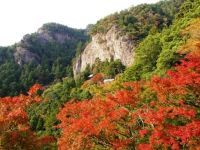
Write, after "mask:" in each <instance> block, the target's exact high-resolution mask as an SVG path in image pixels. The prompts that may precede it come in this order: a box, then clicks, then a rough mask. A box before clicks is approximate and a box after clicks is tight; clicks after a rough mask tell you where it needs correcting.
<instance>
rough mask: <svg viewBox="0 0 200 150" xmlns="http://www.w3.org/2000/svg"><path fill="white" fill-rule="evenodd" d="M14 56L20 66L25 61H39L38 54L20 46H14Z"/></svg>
mask: <svg viewBox="0 0 200 150" xmlns="http://www.w3.org/2000/svg"><path fill="white" fill-rule="evenodd" d="M14 58H15V62H17V64H18V65H20V66H21V65H23V64H26V63H39V56H37V55H36V54H34V53H32V52H30V51H29V50H27V49H25V48H22V47H17V48H16V50H15V53H14Z"/></svg>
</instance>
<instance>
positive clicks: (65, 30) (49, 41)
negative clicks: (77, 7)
mask: <svg viewBox="0 0 200 150" xmlns="http://www.w3.org/2000/svg"><path fill="white" fill-rule="evenodd" d="M87 39H88V36H87V35H86V32H85V30H78V29H73V28H69V27H67V26H64V25H60V24H56V23H48V24H44V25H43V26H42V27H41V28H39V29H38V31H37V32H35V33H32V34H27V35H25V36H24V37H23V39H22V40H21V41H20V42H19V43H17V44H15V45H13V46H10V47H1V48H0V96H6V95H16V94H19V92H24V91H26V90H27V88H29V87H30V86H31V85H33V84H34V83H36V82H38V83H41V84H44V85H45V84H49V83H51V82H52V81H54V80H57V79H61V78H62V77H65V76H71V75H72V71H71V67H70V65H71V61H72V58H73V57H74V56H75V54H76V47H77V45H78V43H80V42H83V43H84V42H85V41H87Z"/></svg>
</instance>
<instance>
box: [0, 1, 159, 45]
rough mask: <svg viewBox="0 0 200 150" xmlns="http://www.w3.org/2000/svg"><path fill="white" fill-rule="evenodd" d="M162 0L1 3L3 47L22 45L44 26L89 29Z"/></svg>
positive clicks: (0, 16) (0, 32)
mask: <svg viewBox="0 0 200 150" xmlns="http://www.w3.org/2000/svg"><path fill="white" fill-rule="evenodd" d="M158 1H159V0H1V1H0V45H1V46H8V45H12V44H14V43H16V42H19V41H20V40H21V39H22V37H23V36H24V35H25V34H28V33H33V32H35V31H37V29H38V28H39V27H41V26H42V25H43V24H44V23H49V22H56V23H60V24H63V25H67V26H69V27H73V28H85V27H86V26H87V25H88V24H94V23H96V21H98V20H99V19H101V18H103V17H105V16H107V15H109V14H112V13H114V12H117V11H120V10H123V9H127V8H129V7H131V6H135V5H138V4H141V3H155V2H158Z"/></svg>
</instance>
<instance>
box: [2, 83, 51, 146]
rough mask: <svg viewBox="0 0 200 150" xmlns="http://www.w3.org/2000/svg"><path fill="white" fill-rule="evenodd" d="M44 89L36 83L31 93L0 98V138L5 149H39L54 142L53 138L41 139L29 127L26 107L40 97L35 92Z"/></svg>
mask: <svg viewBox="0 0 200 150" xmlns="http://www.w3.org/2000/svg"><path fill="white" fill-rule="evenodd" d="M39 89H42V87H41V86H40V85H38V84H37V85H34V86H33V87H32V88H31V89H30V90H29V95H28V96H25V95H19V96H15V97H5V98H0V139H1V144H2V145H1V146H2V147H3V148H4V149H28V148H31V149H32V148H35V149H39V148H41V147H42V145H46V144H47V143H52V142H54V141H55V140H54V141H53V140H52V139H51V138H46V137H44V138H42V139H39V138H38V137H37V136H36V135H35V134H34V133H33V132H32V131H31V130H30V128H29V123H28V117H27V113H26V108H27V107H28V106H29V105H31V104H32V103H34V102H38V101H39V100H40V98H39V97H38V96H37V95H35V92H36V91H37V90H39Z"/></svg>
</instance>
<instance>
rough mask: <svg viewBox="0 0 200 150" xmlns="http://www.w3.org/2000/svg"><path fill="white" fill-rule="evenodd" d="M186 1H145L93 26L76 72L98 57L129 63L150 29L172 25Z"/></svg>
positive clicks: (157, 29)
mask: <svg viewBox="0 0 200 150" xmlns="http://www.w3.org/2000/svg"><path fill="white" fill-rule="evenodd" d="M182 3H183V0H171V1H162V2H159V3H157V4H151V5H148V4H142V5H139V6H137V7H132V8H129V9H127V10H124V11H121V12H120V13H115V14H113V15H110V16H108V17H106V18H104V19H102V20H100V21H98V22H97V24H95V25H93V26H91V27H90V31H89V32H90V35H91V42H90V43H89V44H88V45H87V46H86V48H85V49H84V50H83V52H82V53H81V54H80V55H79V56H78V57H77V58H76V61H75V62H74V65H73V71H74V75H75V76H76V75H77V74H79V73H80V72H83V71H84V70H85V69H86V67H87V65H90V66H92V65H93V64H94V63H95V60H96V59H97V58H99V59H100V60H101V61H105V60H106V59H108V60H111V59H114V60H117V59H119V60H121V62H122V64H123V65H125V66H130V65H131V64H132V63H133V62H134V59H133V58H134V54H135V49H136V47H137V46H138V43H140V41H142V40H143V39H144V38H145V37H146V36H147V35H148V34H149V33H150V32H155V31H161V30H162V29H163V28H166V27H168V26H169V25H170V24H171V23H172V20H173V18H174V17H175V16H174V15H175V14H176V13H177V12H178V11H179V7H180V6H181V4H182Z"/></svg>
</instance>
